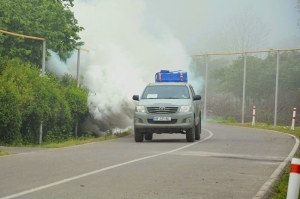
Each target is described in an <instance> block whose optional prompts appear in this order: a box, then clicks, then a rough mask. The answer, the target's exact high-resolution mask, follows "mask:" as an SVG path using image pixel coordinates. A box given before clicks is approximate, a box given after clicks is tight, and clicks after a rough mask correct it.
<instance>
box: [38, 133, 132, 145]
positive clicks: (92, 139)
mask: <svg viewBox="0 0 300 199" xmlns="http://www.w3.org/2000/svg"><path fill="white" fill-rule="evenodd" d="M130 134H131V131H130V130H128V131H126V132H122V133H118V134H113V135H105V136H101V137H84V138H80V137H79V138H73V139H70V140H68V141H66V142H60V143H44V144H42V145H38V147H41V148H63V147H69V146H75V145H80V144H87V143H91V142H99V141H104V140H112V139H116V138H120V137H124V136H127V135H130Z"/></svg>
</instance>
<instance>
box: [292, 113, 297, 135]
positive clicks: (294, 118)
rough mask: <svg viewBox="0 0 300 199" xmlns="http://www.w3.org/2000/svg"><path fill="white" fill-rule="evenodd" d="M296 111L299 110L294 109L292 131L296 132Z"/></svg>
mask: <svg viewBox="0 0 300 199" xmlns="http://www.w3.org/2000/svg"><path fill="white" fill-rule="evenodd" d="M296 110H297V109H296V108H294V110H293V118H292V126H291V130H295V120H296Z"/></svg>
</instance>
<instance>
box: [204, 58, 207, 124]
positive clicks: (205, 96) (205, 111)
mask: <svg viewBox="0 0 300 199" xmlns="http://www.w3.org/2000/svg"><path fill="white" fill-rule="evenodd" d="M205 60H206V63H205V91H204V92H205V95H204V115H203V116H204V120H206V113H207V109H206V106H207V105H206V101H207V79H208V55H207V54H206V56H205Z"/></svg>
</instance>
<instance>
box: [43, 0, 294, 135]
mask: <svg viewBox="0 0 300 199" xmlns="http://www.w3.org/2000/svg"><path fill="white" fill-rule="evenodd" d="M74 4H75V6H74V7H73V8H72V11H73V12H74V15H75V17H76V18H77V20H78V23H79V25H80V26H83V27H84V29H85V30H84V31H82V32H80V37H81V41H84V42H85V45H84V46H83V48H85V49H88V50H89V52H85V51H82V52H81V53H80V70H79V72H80V76H81V77H82V79H81V80H80V84H81V85H84V86H85V87H87V88H88V89H89V90H90V94H89V96H88V102H87V103H88V106H89V112H90V115H91V117H90V119H89V120H87V124H86V125H85V126H87V127H89V128H90V129H87V130H92V131H93V132H94V133H99V134H101V132H103V131H106V130H108V129H109V125H110V123H111V124H112V126H113V128H121V129H124V128H127V127H129V126H131V125H132V124H133V122H132V118H133V112H134V107H135V104H136V103H135V102H134V101H133V100H132V96H133V95H141V93H142V91H143V89H144V88H145V86H146V85H147V84H149V83H151V82H154V75H155V73H156V72H158V71H160V70H162V69H164V70H184V71H187V72H188V81H189V83H191V84H192V85H193V86H194V88H195V90H196V92H197V94H202V91H203V87H204V80H203V79H204V78H203V74H200V75H197V76H196V75H194V74H195V73H193V71H190V67H189V66H190V65H191V63H192V62H191V56H190V55H193V54H199V53H213V52H217V51H224V48H223V47H224V45H223V46H222V45H220V44H224V43H226V42H224V41H225V40H228V41H230V42H227V44H228V43H229V44H231V43H233V44H234V43H235V42H236V41H235V40H238V39H239V38H240V35H239V32H240V31H241V30H242V31H244V30H246V32H247V33H249V35H248V36H249V38H250V40H251V38H255V39H256V38H257V37H260V35H263V34H264V35H265V37H264V40H257V41H258V42H257V41H256V42H255V43H256V45H252V46H250V47H249V48H258V49H251V50H264V49H269V48H273V49H275V48H277V47H278V48H279V47H280V48H289V47H298V46H297V45H298V44H299V45H300V42H298V43H297V42H295V41H294V40H292V41H291V39H290V38H291V37H292V36H295V37H298V35H299V27H297V19H298V18H300V15H299V13H298V11H297V9H296V8H295V7H296V5H297V0H226V1H225V0H75V1H74ZM244 14H246V15H245V16H247V17H246V18H243V17H242V16H244ZM253 16H254V17H253ZM245 19H247V20H245ZM249 19H251V20H249ZM241 21H242V23H241ZM233 22H235V23H233ZM244 22H245V24H246V23H247V24H248V25H247V27H246V28H243V27H244V25H243V23H244ZM236 24H238V25H236ZM257 24H258V25H257ZM261 24H262V25H261ZM260 29H261V30H262V31H261V32H259V31H258V30H260ZM224 30H226V31H224ZM233 30H234V31H233ZM266 31H267V34H265V33H266ZM220 35H222V36H223V37H220ZM246 35H247V34H246ZM282 41H284V42H282ZM299 41H300V40H299ZM233 46H235V44H234V45H233ZM221 47H222V48H221ZM225 49H226V48H225ZM231 49H232V48H231ZM228 50H230V49H229V48H228ZM77 56H78V53H77V51H74V53H73V55H72V56H71V57H70V59H68V60H67V63H64V62H61V61H60V59H59V58H58V56H57V55H55V54H54V53H52V56H51V58H50V60H49V61H48V63H47V70H52V71H54V72H55V73H56V74H57V75H58V76H61V75H62V74H63V73H68V74H71V75H73V76H74V77H76V71H77Z"/></svg>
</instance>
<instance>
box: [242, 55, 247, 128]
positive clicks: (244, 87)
mask: <svg viewBox="0 0 300 199" xmlns="http://www.w3.org/2000/svg"><path fill="white" fill-rule="evenodd" d="M246 65H247V52H245V53H244V80H243V105H242V124H244V117H245V93H246Z"/></svg>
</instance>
